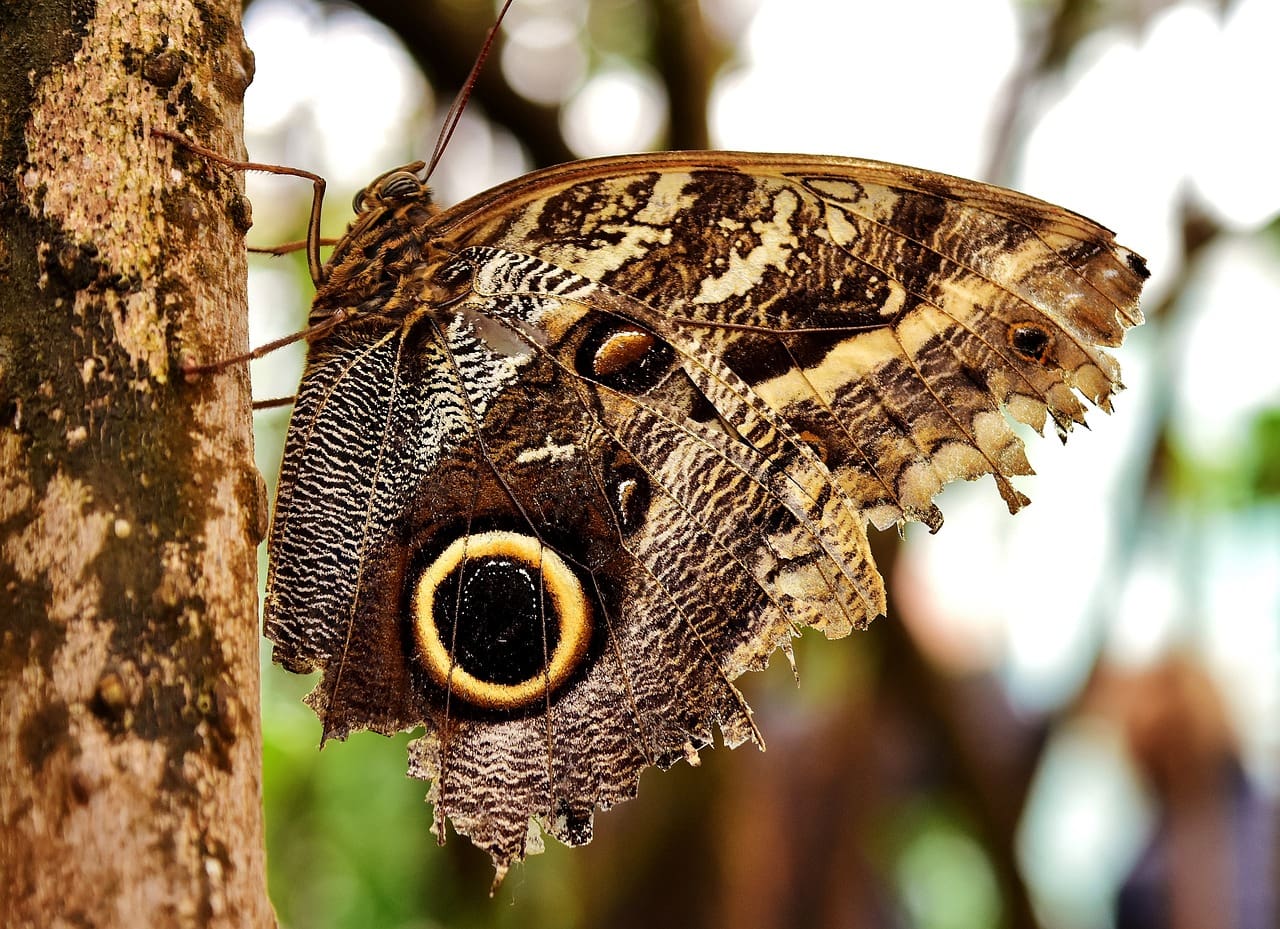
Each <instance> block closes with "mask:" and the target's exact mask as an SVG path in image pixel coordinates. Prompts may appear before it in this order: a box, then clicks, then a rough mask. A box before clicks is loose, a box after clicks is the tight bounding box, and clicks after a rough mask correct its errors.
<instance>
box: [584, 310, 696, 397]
mask: <svg viewBox="0 0 1280 929" xmlns="http://www.w3.org/2000/svg"><path fill="white" fill-rule="evenodd" d="M674 357H675V353H674V352H673V351H672V350H671V346H670V345H668V344H667V343H666V342H664V341H662V340H661V339H659V338H658V337H657V336H656V335H654V334H653V333H652V332H649V331H648V330H647V329H644V328H643V327H641V326H639V325H637V324H636V323H633V322H631V321H630V320H627V319H621V318H618V317H613V316H606V317H605V318H604V319H603V320H601V321H600V322H599V323H597V324H596V325H594V326H593V327H592V328H591V330H590V331H589V332H588V333H587V334H586V337H585V338H583V340H582V343H581V345H579V346H578V353H577V357H576V359H575V362H574V364H575V368H576V370H577V372H578V373H579V374H581V375H582V376H583V377H586V378H589V379H591V380H593V381H598V382H600V383H601V384H604V385H606V386H608V387H613V388H615V389H617V390H623V391H626V392H628V393H643V392H645V391H647V390H650V389H652V388H653V387H656V386H657V385H658V383H659V382H661V380H662V379H663V377H664V376H665V375H666V374H667V372H668V371H669V370H670V369H671V364H672V361H673V359H674Z"/></svg>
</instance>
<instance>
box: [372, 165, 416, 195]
mask: <svg viewBox="0 0 1280 929" xmlns="http://www.w3.org/2000/svg"><path fill="white" fill-rule="evenodd" d="M421 190H422V182H421V181H420V180H418V177H417V175H416V174H410V173H409V172H408V171H396V172H395V173H393V174H388V175H387V176H386V177H385V178H383V180H382V183H381V184H380V185H379V186H378V196H379V197H380V198H381V199H383V200H404V199H408V198H409V197H416V196H417V195H418V194H419V192H421Z"/></svg>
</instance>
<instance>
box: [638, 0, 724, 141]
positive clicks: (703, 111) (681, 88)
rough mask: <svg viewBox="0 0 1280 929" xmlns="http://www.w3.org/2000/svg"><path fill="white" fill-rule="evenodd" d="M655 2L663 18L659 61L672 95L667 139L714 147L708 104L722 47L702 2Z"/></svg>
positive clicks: (657, 42)
mask: <svg viewBox="0 0 1280 929" xmlns="http://www.w3.org/2000/svg"><path fill="white" fill-rule="evenodd" d="M650 4H651V6H652V8H653V12H654V19H655V22H656V23H657V29H656V30H655V35H654V48H653V57H654V66H655V68H656V69H657V72H658V74H659V76H660V77H661V78H662V84H663V87H664V88H665V90H666V97H667V145H668V147H669V148H673V149H695V148H710V146H711V141H710V133H709V132H708V130H707V105H708V103H709V101H710V99H711V83H712V77H713V76H714V74H715V66H716V62H717V61H718V59H719V58H720V57H721V56H720V55H719V54H718V52H719V50H718V49H715V48H713V42H712V39H711V37H710V36H709V35H708V34H707V29H706V24H705V22H704V21H703V18H702V12H701V9H700V8H699V6H698V5H697V4H696V3H684V2H681V0H650Z"/></svg>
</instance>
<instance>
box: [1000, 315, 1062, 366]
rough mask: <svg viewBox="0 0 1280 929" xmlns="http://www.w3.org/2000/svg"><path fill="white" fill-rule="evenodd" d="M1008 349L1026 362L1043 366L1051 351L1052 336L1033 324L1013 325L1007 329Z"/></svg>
mask: <svg viewBox="0 0 1280 929" xmlns="http://www.w3.org/2000/svg"><path fill="white" fill-rule="evenodd" d="M1008 338H1009V347H1010V348H1012V349H1013V350H1014V351H1015V352H1017V353H1018V354H1019V355H1021V356H1022V357H1023V358H1025V359H1027V360H1028V361H1034V362H1036V364H1044V363H1045V362H1046V361H1048V360H1049V355H1050V352H1051V351H1052V349H1053V336H1052V335H1050V334H1049V333H1048V332H1046V331H1045V330H1044V329H1043V328H1042V327H1041V326H1037V325H1036V324H1035V323H1014V324H1013V325H1012V326H1010V327H1009V336H1008Z"/></svg>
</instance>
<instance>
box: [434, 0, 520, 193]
mask: <svg viewBox="0 0 1280 929" xmlns="http://www.w3.org/2000/svg"><path fill="white" fill-rule="evenodd" d="M511 4H512V0H507V2H506V3H504V4H502V9H501V10H499V11H498V18H497V19H495V20H494V21H493V25H492V26H490V27H489V34H488V35H486V36H485V39H484V45H482V46H480V54H478V55H476V62H475V64H473V65H472V66H471V73H470V74H468V75H467V79H466V81H464V82H463V84H462V89H461V90H459V91H458V96H456V97H455V98H454V99H453V105H452V106H450V107H449V112H448V113H446V114H445V117H444V125H443V126H441V127H440V135H439V136H438V137H437V138H436V148H435V151H433V152H432V153H431V161H430V162H428V163H427V174H426V176H427V177H431V172H432V171H434V170H435V169H436V164H437V163H439V161H440V158H441V156H443V155H444V150H445V149H446V148H447V147H448V146H449V140H450V139H452V138H453V130H455V129H457V128H458V121H459V120H461V119H462V111H463V110H465V109H466V108H467V101H468V100H470V99H471V91H472V90H474V89H475V86H476V81H477V80H479V78H480V69H481V68H483V67H484V63H485V59H487V58H488V57H489V52H490V50H491V49H492V48H493V42H494V39H496V38H497V37H498V30H499V29H500V28H501V27H502V19H503V17H505V16H506V15H507V10H509V9H510V8H511Z"/></svg>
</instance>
